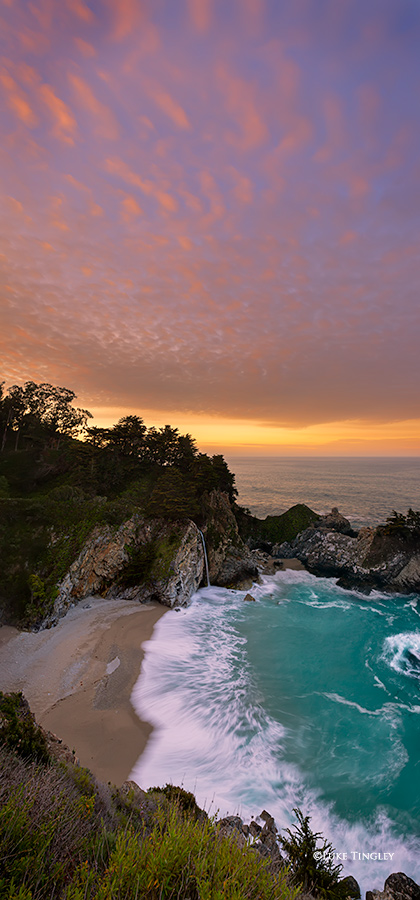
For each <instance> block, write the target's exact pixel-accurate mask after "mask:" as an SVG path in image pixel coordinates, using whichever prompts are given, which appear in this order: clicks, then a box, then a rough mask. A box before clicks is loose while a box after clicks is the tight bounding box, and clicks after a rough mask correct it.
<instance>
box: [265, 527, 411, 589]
mask: <svg viewBox="0 0 420 900" xmlns="http://www.w3.org/2000/svg"><path fill="white" fill-rule="evenodd" d="M273 550H274V555H275V556H277V557H283V558H285V559H287V558H291V557H296V558H297V559H300V560H301V562H303V563H304V564H305V565H306V567H307V568H308V569H309V571H310V572H313V574H314V575H325V576H338V578H339V581H338V583H339V585H341V586H342V587H347V588H352V587H355V588H361V589H362V590H366V589H367V590H371V589H373V588H376V589H377V590H383V591H389V592H393V593H407V594H408V593H418V592H419V591H420V545H419V544H418V542H417V543H416V542H411V543H410V542H406V541H405V542H404V541H402V540H400V539H398V538H397V537H395V536H394V535H390V534H386V533H385V532H384V529H383V528H382V527H381V526H378V527H377V528H371V527H370V528H361V529H360V531H359V532H358V533H356V532H354V531H352V528H351V525H350V523H349V522H348V520H347V519H345V518H344V516H341V515H340V514H339V513H338V511H337V510H333V512H332V513H330V514H329V515H328V516H323V517H322V518H321V519H320V520H319V522H318V523H316V524H315V525H314V526H312V527H310V528H307V529H306V530H305V531H303V532H302V533H301V534H299V535H298V536H297V538H295V540H294V541H292V542H291V543H283V544H279V545H277V546H276V547H275V548H273Z"/></svg>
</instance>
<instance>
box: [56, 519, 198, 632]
mask: <svg viewBox="0 0 420 900" xmlns="http://www.w3.org/2000/svg"><path fill="white" fill-rule="evenodd" d="M203 568H204V554H203V547H202V542H201V537H200V534H199V531H198V529H197V527H196V525H195V524H194V523H193V522H190V521H187V522H185V523H180V522H176V523H172V522H166V521H164V520H161V519H148V520H146V519H145V518H144V517H143V516H141V515H139V514H136V515H134V516H132V517H131V518H130V519H129V520H128V521H127V522H124V523H123V525H121V526H120V528H118V529H117V530H114V531H113V530H112V529H111V527H110V526H108V525H102V526H98V527H96V528H94V530H93V532H92V534H91V535H90V537H89V538H88V539H87V541H86V543H85V545H84V547H83V549H82V551H81V553H80V554H79V556H78V557H77V559H76V560H75V561H74V562H73V564H72V565H71V566H70V569H69V571H68V572H67V574H66V576H65V578H64V579H63V581H62V582H61V584H60V585H59V593H58V596H57V599H56V601H55V604H54V611H53V614H52V616H51V620H50V621H51V623H52V622H54V621H57V619H58V618H59V617H61V616H63V615H65V613H66V612H67V610H68V608H69V607H70V606H72V605H74V604H75V603H78V602H79V601H80V600H82V599H84V598H85V597H88V596H89V595H91V594H102V595H103V596H108V597H116V596H122V597H124V598H126V599H130V600H138V601H139V602H140V603H147V602H148V601H151V600H154V601H157V602H159V603H162V604H164V605H165V606H169V607H173V606H175V605H177V606H185V605H186V604H187V603H188V602H189V600H190V599H191V596H192V594H193V593H194V591H196V590H197V588H198V587H199V585H200V582H201V579H202V575H203Z"/></svg>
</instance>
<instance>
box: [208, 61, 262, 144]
mask: <svg viewBox="0 0 420 900" xmlns="http://www.w3.org/2000/svg"><path fill="white" fill-rule="evenodd" d="M216 77H217V81H218V85H219V90H220V92H221V94H222V96H223V98H224V102H225V106H226V111H227V112H228V114H229V115H230V116H232V117H233V119H234V120H235V122H236V124H237V125H238V127H239V132H240V133H239V134H238V133H235V132H231V131H228V132H227V140H228V141H229V142H230V143H232V144H233V145H234V146H236V147H238V149H241V150H252V149H254V148H255V147H259V146H260V145H261V144H263V143H265V142H266V141H267V139H268V129H267V126H266V124H265V122H264V120H263V119H262V117H261V115H260V113H259V112H258V100H257V91H256V88H255V86H254V85H252V83H249V82H246V81H244V80H243V79H242V78H240V77H239V76H238V75H236V74H234V73H233V72H232V71H231V70H230V69H229V68H228V66H226V64H225V63H219V64H218V65H217V67H216Z"/></svg>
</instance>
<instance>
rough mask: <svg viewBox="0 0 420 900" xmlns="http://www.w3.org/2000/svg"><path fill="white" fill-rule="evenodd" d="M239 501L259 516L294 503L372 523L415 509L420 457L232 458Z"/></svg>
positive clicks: (355, 521)
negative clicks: (394, 511) (334, 507)
mask: <svg viewBox="0 0 420 900" xmlns="http://www.w3.org/2000/svg"><path fill="white" fill-rule="evenodd" d="M226 461H227V463H228V466H229V468H230V470H231V472H234V473H235V476H236V487H237V490H238V491H239V496H238V503H239V504H240V505H241V506H246V507H248V508H249V509H250V511H251V512H252V513H253V515H255V516H258V517H259V518H265V516H268V515H270V516H272V515H279V514H280V513H282V512H286V510H287V509H290V507H291V506H294V504H295V503H306V505H307V506H309V507H310V508H311V509H313V510H314V511H315V512H318V513H326V512H330V511H331V509H332V507H333V506H337V507H338V509H339V510H340V512H341V513H343V515H344V516H346V518H348V519H350V521H351V523H352V525H355V526H361V525H377V524H379V523H380V522H384V521H385V519H386V517H387V516H389V515H390V513H391V512H392V510H393V509H395V510H397V511H398V512H403V513H406V512H407V510H408V508H409V507H410V506H411V507H412V509H417V510H420V457H398V458H397V457H391V458H389V457H374V458H372V457H363V458H357V457H352V458H342V457H328V458H326V457H324V458H318V457H300V458H299V457H293V458H292V457H269V456H266V457H263V456H257V457H250V456H248V457H245V456H242V457H239V456H238V457H235V456H227V457H226Z"/></svg>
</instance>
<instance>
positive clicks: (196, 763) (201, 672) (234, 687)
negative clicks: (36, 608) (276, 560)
mask: <svg viewBox="0 0 420 900" xmlns="http://www.w3.org/2000/svg"><path fill="white" fill-rule="evenodd" d="M279 576H282V577H279ZM313 579H314V576H310V575H308V573H305V572H296V571H293V570H286V571H285V572H281V573H278V574H276V575H275V576H273V577H272V578H266V579H264V581H263V584H261V585H254V586H253V588H252V591H251V592H252V595H253V596H254V597H255V598H256V600H257V604H247V603H244V602H243V598H244V595H245V592H234V591H226V590H224V589H221V588H205V589H203V590H201V591H199V592H197V594H196V595H195V596H194V598H193V602H192V605H191V606H190V607H189V608H187V609H183V610H181V611H180V612H175V611H170V612H168V613H167V614H166V615H165V616H164V617H163V618H162V619H160V620H159V622H158V623H157V625H156V627H155V632H154V636H153V639H152V640H151V641H149V642H147V644H146V645H145V650H146V654H145V660H144V663H143V670H142V675H141V678H140V681H139V682H138V684H137V685H136V687H135V689H134V691H133V695H132V701H133V704H134V706H135V708H136V709H137V711H138V712H139V714H140V715H141V716H142V718H144V719H146V720H147V721H149V722H151V724H152V725H153V726H154V731H153V733H152V736H151V739H150V741H149V743H148V746H147V748H146V751H145V753H144V754H143V756H142V757H141V758H140V760H139V761H138V763H137V764H136V766H135V767H134V769H133V772H132V773H131V778H133V779H134V780H135V781H136V782H137V783H138V784H140V785H141V786H142V787H143V788H146V787H148V786H151V785H156V784H161V785H163V784H165V783H167V782H172V783H174V784H183V786H184V787H185V788H186V789H187V790H191V791H193V792H194V793H195V795H196V797H197V801H198V803H199V804H200V805H201V806H204V807H205V808H206V809H207V810H208V811H210V812H211V813H215V812H216V811H217V810H219V812H220V814H221V815H223V814H227V813H229V814H233V813H238V814H239V815H241V816H242V817H243V818H245V819H247V820H249V818H250V817H252V816H257V815H258V814H259V813H260V812H261V810H262V809H263V808H266V809H268V810H269V811H270V812H271V814H272V815H274V817H275V819H276V823H277V825H278V827H279V828H284V827H286V826H288V825H290V824H291V823H292V822H293V820H294V815H293V812H292V810H293V808H294V807H297V806H298V807H300V808H301V809H302V810H303V811H304V813H305V815H306V814H309V815H310V816H311V819H312V821H311V826H312V827H313V829H314V830H315V831H320V832H322V834H323V835H325V837H327V839H328V840H330V841H331V842H332V844H333V846H334V848H335V849H336V850H337V852H340V853H347V857H348V858H347V860H346V862H345V869H344V873H345V874H353V875H354V876H355V877H356V878H357V880H358V881H359V883H360V884H361V886H362V889H367V888H373V887H378V888H382V886H383V881H384V879H385V878H386V877H387V876H388V875H389V874H390V872H391V871H405V872H407V874H409V875H410V876H411V877H414V878H416V879H417V880H419V878H420V863H419V862H418V859H419V856H420V854H419V851H420V843H419V840H418V839H417V838H415V837H413V836H408V837H407V835H406V836H404V837H403V836H399V835H398V831H400V832H401V831H402V830H403V826H402V825H401V824H400V825H399V827H398V828H397V827H396V825H395V823H393V822H392V821H391V819H390V818H389V815H388V814H387V812H386V811H385V809H381V808H377V809H376V811H374V810H372V815H371V817H370V819H369V820H368V821H367V820H364V821H357V822H351V821H347V820H346V819H344V818H343V819H342V818H340V817H339V816H338V815H336V814H335V813H334V812H333V810H332V806H331V805H329V804H328V803H326V802H325V801H323V800H322V799H321V793H320V791H319V790H318V789H316V788H314V787H313V786H311V781H310V779H308V777H307V775H305V773H304V769H303V768H302V769H301V768H300V766H299V765H298V764H297V763H296V764H293V763H291V762H290V761H288V760H286V755H285V752H284V748H285V746H286V744H288V743H289V744H290V741H291V740H296V741H297V742H298V741H299V738H298V734H299V732H298V731H297V732H296V733H295V734H292V732H291V731H290V729H289V728H288V727H286V726H285V725H282V724H281V723H280V722H279V721H276V720H275V719H274V718H273V717H272V716H271V715H270V714H269V713H268V712H267V710H266V709H265V707H264V702H263V697H262V695H261V693H260V690H259V687H258V679H256V678H255V673H254V671H253V667H252V665H251V663H250V660H249V655H248V653H247V639H246V637H244V636H243V634H242V633H240V631H239V630H238V628H237V627H236V626H235V623H234V622H233V620H232V616H231V615H230V611H231V610H232V609H233V610H234V612H235V616H236V619H235V621H236V623H237V622H238V621H245V620H246V621H249V620H248V619H246V617H247V616H250V615H251V616H253V615H254V614H255V615H256V614H257V613H258V609H257V608H256V607H257V606H258V607H259V605H260V603H262V604H263V603H268V604H270V602H271V599H270V598H273V604H274V605H275V606H276V607H277V603H279V602H282V598H278V596H277V597H276V594H275V591H274V596H273V589H275V586H276V583H277V584H278V585H279V586H280V585H282V586H283V588H284V589H285V590H287V588H288V587H293V585H298V584H301V585H304V586H306V587H308V586H311V585H313ZM325 582H326V585H325V587H326V589H327V593H328V590H330V589H331V582H330V580H329V579H325ZM317 586H318V590H319V589H320V587H321V586H320V583H319V580H317ZM330 599H331V598H330ZM340 601H341V598H340ZM340 601H338V602H340ZM327 602H329V601H327ZM331 605H337V604H336V603H334V601H332V600H331ZM341 608H342V609H343V611H344V612H345V610H346V607H345V606H341ZM260 609H261V607H260ZM279 614H280V611H279ZM410 635H411V637H412V633H410ZM396 637H399V638H402V637H406V635H397V636H396ZM418 637H419V640H420V635H418ZM410 646H411V645H410ZM375 677H376V681H377V683H378V682H379V683H378V684H377V686H380V687H384V688H385V690H387V689H386V687H385V685H384V684H383V682H381V681H380V679H379V678H377V676H375ZM325 696H326V697H327V699H329V700H331V702H333V703H335V704H339V705H342V706H344V707H345V706H349V707H351V708H354V710H355V712H356V713H358V714H362V715H363V716H367V717H371V716H373V717H376V719H377V720H378V723H379V722H381V723H382V725H381V727H383V731H384V733H385V731H386V734H387V736H389V732H390V730H391V731H392V732H393V741H392V747H393V749H392V751H389V754H388V756H387V766H386V767H383V769H382V770H381V773H379V775H378V779H379V780H380V779H382V780H383V778H384V775H383V770H384V769H385V773H389V772H390V771H391V773H392V772H393V773H394V774H395V773H398V772H399V771H400V770H401V769H402V768H403V766H404V765H405V763H406V760H407V753H406V750H405V748H404V746H403V744H402V741H401V736H400V732H401V718H400V715H401V712H400V711H401V706H402V705H403V704H398V703H397V702H395V703H394V702H389V703H385V704H383V706H381V707H380V708H379V709H369V708H367V707H366V706H363V705H362V704H359V703H357V702H356V701H353V700H348V699H346V698H345V697H344V696H342V695H341V694H338V693H337V692H334V691H331V692H329V693H328V692H325ZM413 711H414V710H413ZM306 737H307V735H306V732H305V729H304V728H303V730H302V735H301V738H302V741H303V742H305V741H306ZM378 738H379V739H380V735H379V733H378ZM299 746H300V745H299ZM332 752H334V751H332ZM373 756H374V754H373ZM371 758H372V753H371V757H370V759H371ZM370 765H372V764H371V762H370ZM343 777H348V776H345V775H343ZM369 778H370V783H371V784H375V779H374V777H372V772H371V771H370V772H369ZM313 783H314V782H313V779H312V784H313ZM407 827H408V830H409V826H407ZM368 852H369V853H381V854H382V856H383V854H384V853H392V854H393V858H392V861H391V860H389V861H387V862H384V861H382V860H378V861H374V860H370V861H369V863H367V862H366V860H364V859H363V858H362V856H360V858H359V856H358V854H361V855H362V854H363V853H368ZM352 854H355V856H354V857H352Z"/></svg>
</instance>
